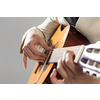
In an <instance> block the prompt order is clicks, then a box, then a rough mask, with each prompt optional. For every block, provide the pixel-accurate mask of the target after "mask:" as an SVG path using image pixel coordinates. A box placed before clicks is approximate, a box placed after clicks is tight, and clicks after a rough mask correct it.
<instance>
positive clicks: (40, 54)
mask: <svg viewBox="0 0 100 100" xmlns="http://www.w3.org/2000/svg"><path fill="white" fill-rule="evenodd" d="M29 49H30V51H31V52H33V53H34V55H36V56H42V57H47V55H46V54H44V53H43V52H40V51H38V50H37V49H36V47H35V45H33V46H32V47H29Z"/></svg>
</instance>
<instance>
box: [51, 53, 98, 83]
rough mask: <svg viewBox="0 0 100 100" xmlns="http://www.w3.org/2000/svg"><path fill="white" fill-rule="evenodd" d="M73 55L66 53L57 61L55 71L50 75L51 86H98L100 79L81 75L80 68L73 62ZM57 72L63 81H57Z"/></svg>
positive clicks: (84, 74)
mask: <svg viewBox="0 0 100 100" xmlns="http://www.w3.org/2000/svg"><path fill="white" fill-rule="evenodd" d="M73 58H74V53H73V52H72V51H66V52H65V53H64V54H63V57H62V58H61V59H60V60H59V61H58V65H57V69H54V70H53V72H52V73H51V75H50V79H51V82H52V83H53V84H100V79H97V78H93V77H91V76H89V75H87V74H86V73H83V71H82V68H81V67H80V66H79V65H78V64H75V63H74V62H73ZM57 71H58V72H59V74H60V75H61V76H62V77H63V79H57V77H56V75H57Z"/></svg>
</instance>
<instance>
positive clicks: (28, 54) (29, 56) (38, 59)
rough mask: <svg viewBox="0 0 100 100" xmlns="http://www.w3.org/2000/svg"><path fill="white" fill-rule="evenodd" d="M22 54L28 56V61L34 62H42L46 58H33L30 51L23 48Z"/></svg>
mask: <svg viewBox="0 0 100 100" xmlns="http://www.w3.org/2000/svg"><path fill="white" fill-rule="evenodd" d="M23 50H24V52H25V53H26V55H27V56H28V58H29V59H31V60H36V61H41V62H43V61H44V60H45V59H46V58H45V57H41V56H35V55H34V54H33V53H32V52H31V51H30V49H28V48H23Z"/></svg>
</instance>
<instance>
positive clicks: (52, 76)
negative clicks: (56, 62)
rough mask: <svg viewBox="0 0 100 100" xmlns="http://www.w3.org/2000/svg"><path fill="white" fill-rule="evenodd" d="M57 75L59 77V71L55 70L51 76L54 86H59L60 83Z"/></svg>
mask: <svg viewBox="0 0 100 100" xmlns="http://www.w3.org/2000/svg"><path fill="white" fill-rule="evenodd" d="M56 75H57V70H56V69H53V72H52V73H51V75H50V79H51V82H52V83H53V84H57V83H58V79H57V77H56Z"/></svg>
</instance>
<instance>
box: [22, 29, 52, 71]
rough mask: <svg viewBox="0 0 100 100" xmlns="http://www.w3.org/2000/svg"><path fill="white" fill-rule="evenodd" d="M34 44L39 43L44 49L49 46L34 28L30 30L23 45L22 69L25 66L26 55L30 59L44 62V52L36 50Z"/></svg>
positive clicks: (48, 48)
mask: <svg viewBox="0 0 100 100" xmlns="http://www.w3.org/2000/svg"><path fill="white" fill-rule="evenodd" d="M35 45H41V46H42V47H43V48H44V49H45V50H50V49H51V48H50V47H49V46H48V45H47V44H46V43H45V41H44V40H43V38H42V37H41V36H39V35H38V34H37V33H36V32H35V31H34V30H31V31H30V32H29V33H28V34H27V37H26V39H25V42H24V45H23V48H22V50H23V64H24V69H26V68H27V57H28V58H29V59H31V60H35V61H39V62H44V60H45V59H46V57H47V56H46V54H44V53H42V52H40V51H38V50H37V49H36V47H35Z"/></svg>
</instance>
